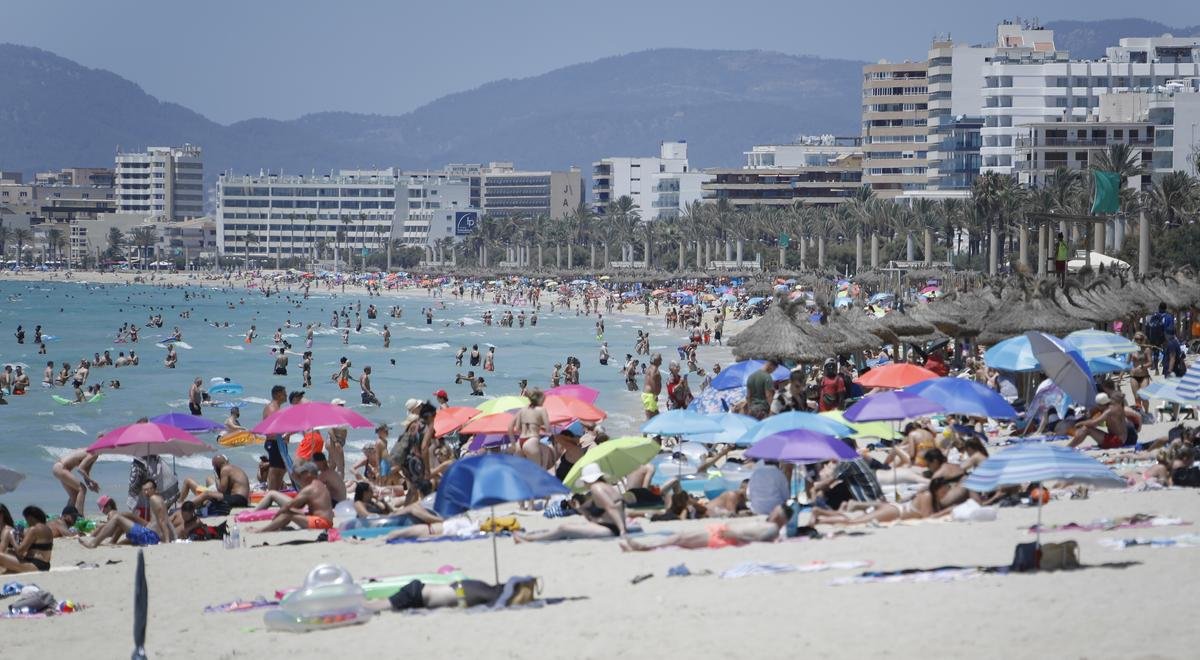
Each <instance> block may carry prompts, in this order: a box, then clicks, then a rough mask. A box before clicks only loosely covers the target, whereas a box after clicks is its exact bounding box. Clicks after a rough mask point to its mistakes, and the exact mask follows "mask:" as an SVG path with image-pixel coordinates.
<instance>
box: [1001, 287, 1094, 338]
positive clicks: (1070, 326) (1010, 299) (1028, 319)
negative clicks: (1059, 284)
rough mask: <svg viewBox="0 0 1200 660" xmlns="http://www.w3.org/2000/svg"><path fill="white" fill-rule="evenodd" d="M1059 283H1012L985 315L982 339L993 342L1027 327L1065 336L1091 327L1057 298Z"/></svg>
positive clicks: (1020, 331) (1019, 332)
mask: <svg viewBox="0 0 1200 660" xmlns="http://www.w3.org/2000/svg"><path fill="white" fill-rule="evenodd" d="M1055 291H1056V285H1055V284H1054V283H1053V282H1049V281H1047V282H1043V283H1042V284H1040V285H1038V286H1036V287H1030V286H1027V285H1025V284H1020V285H1017V286H1010V287H1008V288H1007V290H1006V291H1005V292H1004V295H1003V296H1002V298H1001V299H1000V304H999V305H997V306H995V307H994V308H993V311H992V313H991V314H988V315H987V316H986V317H985V318H984V324H983V332H981V333H980V335H979V342H980V343H982V344H991V343H995V342H997V341H1000V340H1002V339H1005V338H1007V337H1012V336H1014V335H1018V334H1021V333H1023V332H1025V331H1026V330H1040V331H1042V332H1048V333H1050V334H1052V335H1065V334H1068V333H1070V332H1074V331H1076V330H1083V329H1084V328H1088V327H1091V325H1092V323H1091V322H1089V321H1086V320H1083V319H1080V318H1077V317H1074V316H1072V315H1071V314H1069V313H1068V312H1067V311H1066V310H1064V309H1063V308H1062V307H1060V306H1059V305H1058V303H1057V302H1056V301H1055V297H1054V296H1055Z"/></svg>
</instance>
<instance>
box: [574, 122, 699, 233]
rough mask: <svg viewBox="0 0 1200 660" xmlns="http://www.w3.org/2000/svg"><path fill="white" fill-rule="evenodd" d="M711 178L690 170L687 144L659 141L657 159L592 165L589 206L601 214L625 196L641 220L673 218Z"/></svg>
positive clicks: (618, 159)
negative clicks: (635, 207)
mask: <svg viewBox="0 0 1200 660" xmlns="http://www.w3.org/2000/svg"><path fill="white" fill-rule="evenodd" d="M711 178H712V177H711V175H710V174H707V173H705V172H701V171H696V170H693V169H691V166H690V165H689V164H688V156H687V142H685V141H678V142H662V143H660V144H659V154H658V157H632V158H627V157H612V158H603V159H601V160H599V161H597V162H595V163H592V204H593V207H594V210H595V211H596V212H597V213H600V214H603V213H604V212H605V209H607V207H608V205H609V204H610V203H611V202H612V201H613V200H616V199H618V198H621V197H626V196H627V197H630V198H631V199H633V202H634V204H636V205H637V207H638V213H639V215H640V216H641V218H642V219H643V220H647V221H652V220H663V219H667V218H675V217H679V215H680V214H682V213H683V211H684V209H685V208H686V207H687V205H688V204H690V203H692V202H697V201H700V200H701V199H702V198H703V196H704V191H703V184H704V182H706V181H708V180H710V179H711Z"/></svg>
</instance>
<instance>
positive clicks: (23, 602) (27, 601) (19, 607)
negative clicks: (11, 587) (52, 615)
mask: <svg viewBox="0 0 1200 660" xmlns="http://www.w3.org/2000/svg"><path fill="white" fill-rule="evenodd" d="M33 588H34V589H36V587H33ZM57 605H58V601H57V600H55V599H54V594H52V593H50V592H49V591H42V590H40V589H38V590H37V591H30V592H29V593H25V594H24V595H22V596H21V597H20V598H18V599H17V600H16V601H15V602H13V604H11V605H9V606H8V612H9V613H10V614H37V613H38V612H42V611H45V610H48V609H51V608H53V607H55V606H57Z"/></svg>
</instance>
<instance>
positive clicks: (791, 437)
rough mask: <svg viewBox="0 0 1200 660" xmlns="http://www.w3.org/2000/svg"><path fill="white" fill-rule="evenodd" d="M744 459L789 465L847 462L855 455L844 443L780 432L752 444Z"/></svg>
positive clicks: (821, 436) (803, 433)
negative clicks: (832, 461) (779, 462)
mask: <svg viewBox="0 0 1200 660" xmlns="http://www.w3.org/2000/svg"><path fill="white" fill-rule="evenodd" d="M746 456H747V457H749V458H754V459H758V460H767V461H785V462H789V463H815V462H817V461H829V460H850V459H853V458H856V457H857V456H858V454H857V453H856V452H855V451H854V450H853V449H851V448H850V446H849V445H847V444H846V443H845V442H842V441H841V440H839V439H837V438H835V437H833V436H832V435H826V434H824V433H817V432H815V431H805V430H802V429H793V430H791V431H780V432H779V433H774V434H772V435H769V436H767V437H765V438H763V439H762V440H759V441H758V442H756V443H754V445H753V446H751V447H750V448H749V449H747V450H746Z"/></svg>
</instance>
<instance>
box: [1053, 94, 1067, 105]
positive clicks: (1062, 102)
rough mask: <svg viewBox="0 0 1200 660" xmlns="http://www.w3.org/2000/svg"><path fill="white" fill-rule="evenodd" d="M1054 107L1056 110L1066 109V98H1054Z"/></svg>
mask: <svg viewBox="0 0 1200 660" xmlns="http://www.w3.org/2000/svg"><path fill="white" fill-rule="evenodd" d="M1054 107H1056V108H1065V107H1067V97H1065V96H1056V97H1054Z"/></svg>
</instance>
